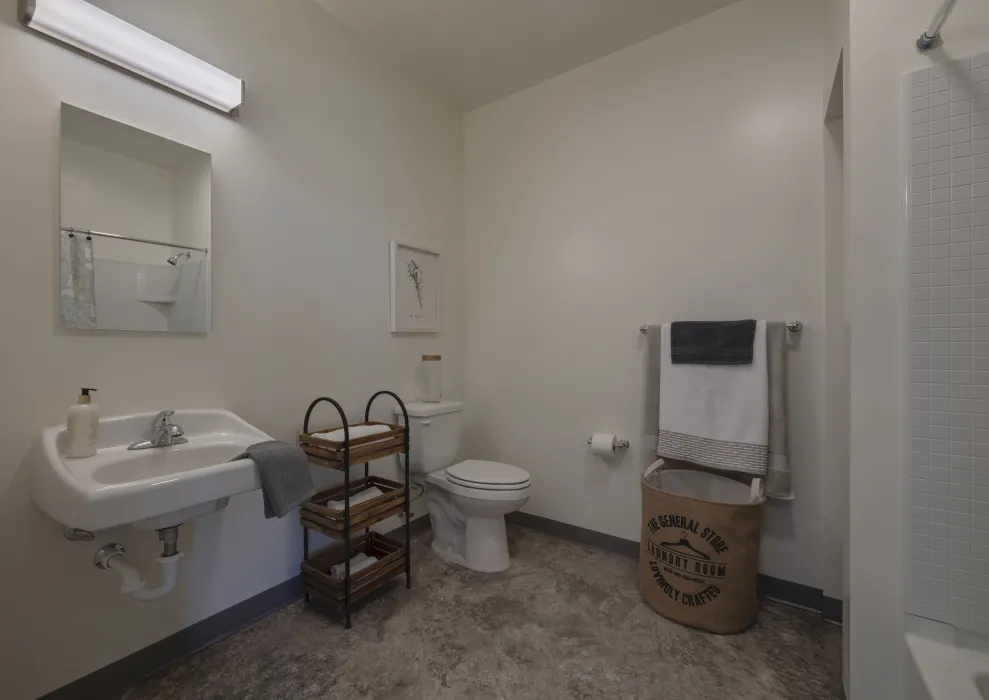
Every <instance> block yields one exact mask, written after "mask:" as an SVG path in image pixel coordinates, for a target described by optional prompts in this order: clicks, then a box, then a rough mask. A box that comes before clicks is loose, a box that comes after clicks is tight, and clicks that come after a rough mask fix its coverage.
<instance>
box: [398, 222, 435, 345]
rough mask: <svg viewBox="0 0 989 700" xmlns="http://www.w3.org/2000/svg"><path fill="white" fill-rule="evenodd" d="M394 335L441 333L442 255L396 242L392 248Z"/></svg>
mask: <svg viewBox="0 0 989 700" xmlns="http://www.w3.org/2000/svg"><path fill="white" fill-rule="evenodd" d="M389 257H390V262H391V266H390V270H391V332H392V333H438V332H439V330H440V289H441V281H442V276H441V271H440V254H439V253H438V252H437V251H435V250H430V249H428V248H423V247H421V246H417V245H412V244H409V243H402V242H400V241H395V240H393V241H392V242H391V246H390V256H389Z"/></svg>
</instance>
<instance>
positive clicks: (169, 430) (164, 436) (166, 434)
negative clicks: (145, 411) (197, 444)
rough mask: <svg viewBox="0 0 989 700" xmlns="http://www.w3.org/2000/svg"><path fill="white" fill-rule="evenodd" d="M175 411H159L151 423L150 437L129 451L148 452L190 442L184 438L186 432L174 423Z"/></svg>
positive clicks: (131, 447)
mask: <svg viewBox="0 0 989 700" xmlns="http://www.w3.org/2000/svg"><path fill="white" fill-rule="evenodd" d="M174 414H175V411H170V410H165V411H159V412H158V415H157V416H155V419H154V420H153V421H151V428H150V431H149V432H150V435H151V437H150V438H148V439H146V440H138V441H137V442H135V443H134V444H133V445H131V446H130V447H128V448H127V449H128V450H147V449H150V448H152V447H170V446H172V445H181V444H182V443H183V442H189V441H188V440H187V439H186V438H184V437H182V436H183V435H184V434H185V432H184V431H183V430H182V428H181V427H180V426H178V425H175V424H174V423H172V416H173V415H174Z"/></svg>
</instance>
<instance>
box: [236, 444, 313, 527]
mask: <svg viewBox="0 0 989 700" xmlns="http://www.w3.org/2000/svg"><path fill="white" fill-rule="evenodd" d="M238 459H253V460H254V462H255V463H256V464H257V465H258V469H260V470H261V494H262V495H263V496H264V517H265V518H274V517H279V518H284V517H285V516H286V515H287V514H288V513H289V511H291V510H292V509H293V508H295V507H296V506H298V505H299V504H300V503H302V502H303V501H304V500H306V499H307V498H309V497H310V496H312V495H313V494H314V493H316V485H315V484H314V483H313V480H312V473H311V472H310V471H309V458H308V457H306V453H305V452H303V451H302V448H300V447H298V446H297V445H289V444H288V443H286V442H279V441H278V440H269V441H268V442H259V443H257V444H256V445H251V446H250V447H248V448H247V449H246V450H244V452H242V453H241V454H239V455H237V456H236V457H234V458H233V459H231V460H230V461H231V462H235V461H237V460H238Z"/></svg>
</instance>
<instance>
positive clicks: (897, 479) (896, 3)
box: [845, 0, 989, 700]
mask: <svg viewBox="0 0 989 700" xmlns="http://www.w3.org/2000/svg"><path fill="white" fill-rule="evenodd" d="M937 5H938V3H936V2H928V1H927V0H910V1H909V2H903V1H902V0H851V3H850V6H851V9H850V24H851V38H850V56H851V67H850V74H849V80H850V86H849V104H846V111H845V115H846V119H849V120H850V124H849V126H850V129H851V152H850V178H851V179H850V184H851V198H850V227H851V228H850V232H851V239H850V240H851V247H850V250H849V257H848V259H849V268H848V272H849V284H850V295H851V296H850V299H851V304H850V320H851V341H852V354H851V360H852V383H851V386H852V394H851V407H852V415H851V418H852V428H851V431H852V432H851V457H850V459H851V502H850V509H851V556H850V559H851V567H850V571H851V582H850V583H851V617H850V623H851V658H852V667H851V700H866V699H870V700H871V699H872V698H895V699H899V698H901V697H903V692H904V691H903V673H904V663H903V662H904V658H905V654H906V650H905V648H904V644H903V609H904V606H903V586H902V578H903V576H902V572H903V547H904V537H903V533H904V520H903V517H902V514H903V507H902V502H903V493H904V491H903V488H904V480H903V474H904V470H905V466H904V464H905V462H904V454H903V440H904V432H905V431H904V426H905V424H906V423H905V421H906V418H905V416H904V411H903V394H904V386H905V376H906V375H905V368H904V349H905V345H906V342H905V338H906V334H905V327H904V326H905V324H904V319H905V313H906V306H905V305H906V300H907V299H906V289H907V286H906V269H905V264H904V261H905V258H906V249H905V246H904V245H903V236H904V235H905V230H906V229H905V226H906V222H905V212H904V202H905V192H906V174H905V173H906V171H905V167H906V164H905V158H904V148H903V140H902V139H903V138H904V134H903V124H902V121H903V120H902V116H901V113H902V102H901V100H902V90H903V77H904V75H905V74H906V73H908V72H910V71H912V70H915V69H918V68H924V67H926V66H929V65H930V64H931V63H933V62H938V61H944V60H947V59H949V58H951V57H963V56H967V55H970V54H974V53H978V52H980V51H985V50H987V49H989V5H987V4H986V3H983V2H973V1H971V0H965V1H963V2H959V3H958V6H957V9H956V10H955V13H954V14H953V15H952V16H951V19H950V21H949V22H948V25H947V27H946V30H945V32H944V38H945V45H944V47H943V49H941V50H939V51H935V52H932V53H930V54H927V55H921V54H918V53H917V51H916V50H915V48H914V42H915V41H916V39H917V37H918V36H919V35H920V33H921V31H923V30H924V29H925V28H926V27H927V25H928V24H929V22H930V20H931V17H932V16H933V14H934V11H935V9H936V7H937Z"/></svg>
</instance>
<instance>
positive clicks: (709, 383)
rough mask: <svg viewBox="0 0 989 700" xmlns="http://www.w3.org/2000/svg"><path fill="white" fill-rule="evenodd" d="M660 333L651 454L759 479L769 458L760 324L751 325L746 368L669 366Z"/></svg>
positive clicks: (666, 342)
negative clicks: (656, 414)
mask: <svg viewBox="0 0 989 700" xmlns="http://www.w3.org/2000/svg"><path fill="white" fill-rule="evenodd" d="M670 349H671V343H670V324H669V323H665V324H663V328H662V359H661V365H660V386H659V440H658V444H657V448H656V454H657V455H658V456H660V457H667V458H670V459H682V460H685V461H687V462H693V463H695V464H700V465H702V466H705V467H712V468H714V469H724V470H727V471H734V472H742V473H745V474H753V475H756V476H762V475H764V474H765V473H766V468H767V465H768V459H769V371H768V362H767V358H766V322H765V321H759V322H758V323H757V324H756V333H755V342H754V343H753V355H752V364H750V365H688V364H677V365H675V364H673V362H672V359H671V354H670Z"/></svg>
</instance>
